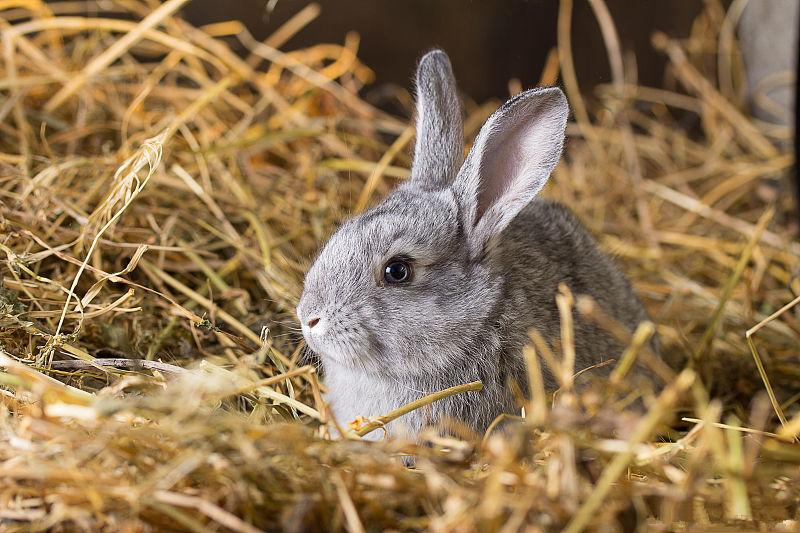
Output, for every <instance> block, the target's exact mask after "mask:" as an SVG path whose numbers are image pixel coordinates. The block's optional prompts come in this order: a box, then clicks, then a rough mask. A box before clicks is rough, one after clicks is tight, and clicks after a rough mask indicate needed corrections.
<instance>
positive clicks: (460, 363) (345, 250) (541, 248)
mask: <svg viewBox="0 0 800 533" xmlns="http://www.w3.org/2000/svg"><path fill="white" fill-rule="evenodd" d="M416 88H417V95H416V112H417V136H416V144H415V146H414V159H413V164H412V168H411V177H410V179H409V180H408V181H406V182H404V183H402V184H401V185H399V186H398V187H397V188H396V189H395V190H394V191H393V192H392V193H391V194H390V195H389V196H388V197H387V198H386V199H385V200H384V201H383V202H382V203H380V204H379V205H377V206H376V207H374V208H372V209H370V210H368V211H365V212H364V213H363V214H361V215H359V216H356V217H354V218H352V219H350V220H349V221H346V222H345V223H343V225H342V226H341V227H340V228H339V229H338V230H337V231H336V232H335V233H334V234H333V235H332V236H331V237H330V239H329V241H328V243H327V244H326V245H325V246H324V248H323V249H322V250H321V252H320V253H319V255H318V256H317V258H316V260H315V261H314V262H313V264H312V266H311V268H310V269H309V271H308V273H307V275H306V278H305V284H304V290H303V294H302V296H301V299H300V302H299V305H298V307H297V317H298V319H299V321H300V323H301V328H302V333H303V336H304V337H305V340H306V343H307V345H308V347H309V348H310V349H311V350H312V351H313V352H314V354H316V355H317V356H318V357H319V360H320V362H321V365H322V371H323V374H324V379H325V383H326V386H327V389H328V392H327V393H326V396H325V399H326V402H327V403H328V404H329V405H330V408H331V410H332V413H333V415H334V418H335V419H336V420H337V421H338V422H339V423H340V424H347V423H348V422H350V421H353V420H355V419H357V418H358V417H376V416H380V415H383V414H386V413H387V412H389V411H391V410H392V409H395V408H397V407H399V406H402V405H404V404H406V403H408V402H411V401H413V400H415V399H418V398H420V397H421V396H423V395H426V394H430V393H432V392H436V391H440V390H442V389H445V388H447V387H451V386H454V385H459V384H462V383H466V382H471V381H475V380H480V381H481V382H483V389H482V390H481V391H477V392H467V393H462V394H458V395H454V396H451V397H449V398H446V399H444V400H440V401H438V402H435V403H433V404H431V405H429V406H427V407H426V408H423V409H419V410H417V411H412V412H411V413H409V414H407V415H405V416H403V417H401V418H399V419H398V420H396V421H394V422H391V423H389V424H387V426H386V428H385V429H386V431H387V432H388V433H389V434H392V435H399V436H404V437H406V438H410V439H418V437H419V434H420V432H421V430H422V429H423V428H425V427H428V426H441V425H444V424H445V423H446V422H447V421H450V420H455V421H458V422H460V423H461V424H462V425H466V426H467V427H468V428H471V429H472V430H474V431H476V432H478V433H482V432H483V431H485V430H486V429H487V427H488V426H489V424H490V423H491V422H492V421H493V420H494V419H495V418H496V417H497V416H498V415H500V414H502V413H514V412H519V408H518V406H517V405H516V401H515V396H514V394H513V393H512V388H511V387H510V386H509V383H510V382H511V381H512V380H513V381H516V383H517V384H518V385H520V387H521V388H522V390H523V391H526V390H527V389H526V387H525V384H526V383H527V377H526V371H525V365H524V362H523V358H522V348H523V346H524V345H525V344H526V342H527V341H528V339H529V337H528V332H529V330H531V329H534V328H535V329H536V330H538V331H539V332H540V333H541V335H542V336H543V337H544V339H545V340H546V341H547V342H548V343H549V344H550V346H554V343H558V339H559V337H560V319H559V312H558V309H557V306H556V300H555V295H556V293H557V291H558V286H559V284H560V283H562V282H563V283H565V284H566V285H567V286H568V287H569V288H570V289H571V291H572V293H573V294H576V295H580V294H586V295H589V296H591V297H593V298H594V300H595V301H596V302H597V303H598V304H599V305H600V306H601V307H602V308H603V309H604V310H605V311H606V312H607V313H608V314H610V315H611V316H612V317H614V318H615V319H616V320H617V321H619V322H620V323H622V324H624V325H625V326H627V327H628V328H630V329H631V330H633V329H635V327H636V325H637V324H638V323H639V322H641V321H643V320H646V319H647V314H646V313H645V310H644V308H643V306H642V304H641V303H640V301H639V300H638V299H637V297H636V295H635V294H634V292H633V290H632V288H631V285H630V283H629V282H628V280H627V279H626V277H625V275H624V274H622V272H621V271H620V270H619V269H618V268H617V267H616V266H615V265H614V264H613V262H612V261H611V260H610V259H609V258H608V257H606V256H605V255H604V254H603V253H602V252H600V251H599V249H598V247H597V244H596V242H595V240H594V239H593V238H592V237H591V236H590V235H589V233H588V232H587V230H586V229H584V227H583V226H582V225H581V223H580V222H579V221H578V220H577V218H576V217H575V216H574V215H573V214H572V213H571V212H570V211H569V210H568V209H567V208H566V207H564V206H563V205H560V204H558V203H555V202H552V201H548V200H545V199H541V198H537V194H538V193H539V191H541V189H542V187H544V185H545V183H546V182H547V180H548V178H549V176H550V174H551V172H552V171H553V169H554V168H555V166H556V164H557V163H558V161H559V159H560V157H561V152H562V148H563V145H564V136H565V129H566V124H567V118H568V115H569V106H568V104H567V100H566V97H565V96H564V94H563V92H562V91H561V90H560V89H558V88H556V87H547V88H535V89H531V90H528V91H525V92H522V93H520V94H518V95H517V96H515V97H513V98H512V99H511V100H509V101H508V102H506V103H505V104H504V105H502V106H501V107H500V108H499V109H498V110H497V111H496V112H495V113H494V114H492V115H491V117H489V119H488V120H487V121H486V123H485V124H484V125H483V127H482V128H481V130H480V132H479V134H478V136H477V139H476V140H475V142H474V145H473V146H472V149H471V150H470V151H469V154H468V155H467V156H466V159H465V158H464V144H463V143H464V139H463V125H462V111H461V105H460V101H459V98H458V93H457V88H456V82H455V79H454V77H453V73H452V69H451V66H450V61H449V59H448V57H447V55H446V54H445V53H444V52H443V51H441V50H433V51H431V52H429V53H427V54H426V55H425V56H424V57H423V58H422V59H421V60H420V62H419V65H418V69H417V74H416ZM574 343H575V349H576V365H575V370H576V371H578V370H581V369H585V368H588V367H590V366H593V365H596V364H597V363H599V362H601V361H603V360H605V359H608V358H615V357H618V356H619V354H620V353H621V351H622V349H623V346H621V345H620V344H619V343H618V342H616V341H615V340H614V339H613V338H612V337H611V336H610V335H609V334H607V333H606V332H605V331H603V330H601V329H600V328H599V327H597V326H595V325H593V324H592V323H590V322H588V321H586V320H582V319H581V317H580V316H579V315H577V314H575V323H574ZM545 381H546V386H547V387H548V388H549V389H550V390H552V389H554V388H555V387H556V381H555V380H554V379H553V375H552V374H550V373H549V372H546V373H545ZM370 436H371V437H372V438H381V432H379V431H376V432H373V433H372V434H370Z"/></svg>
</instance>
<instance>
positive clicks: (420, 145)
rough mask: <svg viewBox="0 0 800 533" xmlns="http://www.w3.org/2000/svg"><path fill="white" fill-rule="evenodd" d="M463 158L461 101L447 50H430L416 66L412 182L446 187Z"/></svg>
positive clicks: (420, 186) (435, 188) (416, 184)
mask: <svg viewBox="0 0 800 533" xmlns="http://www.w3.org/2000/svg"><path fill="white" fill-rule="evenodd" d="M463 159H464V126H463V122H462V118H461V102H460V101H459V99H458V88H457V87H456V80H455V78H454V77H453V69H452V68H451V67H450V60H449V59H448V58H447V54H445V53H444V52H442V51H441V50H433V51H431V52H428V53H427V54H425V56H423V58H422V59H421V60H420V62H419V67H417V143H416V145H415V146H414V164H413V166H412V168H411V184H412V185H413V186H414V187H418V188H420V189H423V190H438V189H444V188H446V187H449V186H450V184H451V183H452V182H453V179H454V178H455V176H456V174H457V173H458V169H459V167H460V166H461V162H462V161H463Z"/></svg>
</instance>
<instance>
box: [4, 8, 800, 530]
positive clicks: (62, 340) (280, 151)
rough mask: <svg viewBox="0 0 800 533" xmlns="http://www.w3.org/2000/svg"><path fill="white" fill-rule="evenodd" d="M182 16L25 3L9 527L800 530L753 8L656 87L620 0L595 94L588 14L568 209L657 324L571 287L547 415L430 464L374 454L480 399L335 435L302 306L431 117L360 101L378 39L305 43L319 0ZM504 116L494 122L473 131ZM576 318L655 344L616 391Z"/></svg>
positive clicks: (476, 122)
mask: <svg viewBox="0 0 800 533" xmlns="http://www.w3.org/2000/svg"><path fill="white" fill-rule="evenodd" d="M185 3H186V2H185V1H184V0H169V1H168V2H164V3H159V2H155V1H145V0H134V1H126V2H121V1H120V2H117V1H109V2H101V3H96V2H83V1H74V2H55V3H44V2H40V1H37V0H12V1H9V2H0V30H2V31H1V35H2V36H1V37H0V40H2V54H3V56H2V60H0V252H2V254H0V272H1V273H2V287H0V368H2V370H0V399H1V403H0V529H3V530H4V531H44V530H56V531H62V530H63V531H66V530H69V531H71V530H79V529H80V530H107V531H139V530H157V529H158V530H161V529H163V530H182V531H183V530H185V531H208V530H218V531H240V532H252V531H261V530H275V529H285V530H290V531H302V530H306V529H314V528H319V527H322V526H324V527H325V528H326V529H331V530H337V529H346V530H350V531H363V530H375V529H384V528H390V529H393V530H422V529H431V530H437V531H451V530H459V531H471V530H481V531H485V530H497V531H517V530H520V529H524V528H525V527H526V526H530V528H531V529H529V530H530V531H559V530H563V529H566V530H567V531H570V532H573V533H577V532H579V531H588V530H592V531H599V530H603V531H610V530H613V531H620V530H633V529H634V525H635V524H640V525H641V527H642V528H641V529H639V530H644V529H646V528H647V527H650V528H651V529H653V530H659V531H666V530H668V528H669V527H672V526H669V524H673V525H675V524H679V523H684V524H689V523H693V524H698V525H700V526H702V525H709V524H712V523H728V524H732V525H736V526H737V527H740V528H749V529H753V530H755V529H760V530H772V529H776V528H784V529H785V530H787V531H788V530H796V528H797V524H796V522H794V520H795V519H796V518H797V517H796V516H795V513H796V509H797V508H798V504H799V503H800V501H798V490H799V489H798V487H800V480H799V479H798V477H800V448H798V445H797V444H796V438H797V436H798V433H800V409H798V399H800V393H798V391H800V371H798V368H800V367H798V359H799V358H798V356H799V355H800V353H798V345H800V320H799V318H798V312H797V309H798V304H800V296H798V295H800V281H798V272H799V271H800V247H798V244H797V242H796V236H797V227H796V225H795V224H794V223H793V222H792V220H794V214H793V209H794V206H793V205H792V202H791V199H790V196H791V195H790V194H789V193H788V191H789V190H791V187H790V186H789V183H788V178H787V174H788V171H789V169H790V168H791V165H792V164H793V161H792V157H791V155H790V153H789V152H788V148H787V145H786V143H785V140H786V139H789V138H790V133H791V132H789V131H788V130H785V129H781V128H779V127H775V126H768V125H766V124H765V123H763V122H760V121H757V120H754V119H752V118H750V117H749V116H748V114H747V111H746V110H745V109H744V108H743V107H742V105H741V101H742V98H741V93H742V87H743V85H742V78H743V73H742V68H741V61H740V57H739V54H738V52H737V43H736V41H735V39H734V38H733V32H732V28H733V25H734V24H735V22H736V19H737V18H738V16H739V13H740V12H741V8H742V6H743V2H741V1H738V2H734V3H733V4H732V7H731V8H730V11H728V12H727V13H726V12H725V10H724V9H723V7H722V5H721V4H722V3H721V2H717V1H715V0H711V1H708V2H705V4H704V5H705V7H704V10H703V12H702V14H701V15H700V16H699V17H698V19H697V20H696V21H695V23H694V26H693V28H692V32H691V36H690V37H689V38H688V39H687V40H683V41H679V40H675V39H672V38H670V37H668V36H666V35H664V34H660V33H656V34H655V37H654V39H653V44H654V46H655V47H656V48H657V49H659V50H661V51H663V52H664V54H665V57H666V59H667V61H668V69H667V75H666V80H667V82H666V83H665V86H664V87H658V88H657V87H642V86H639V85H638V84H637V82H636V79H634V78H633V72H634V70H633V69H631V68H629V65H630V63H629V62H628V61H627V60H625V59H624V57H623V50H622V48H621V46H620V39H619V36H618V32H617V29H616V28H615V26H614V20H613V17H612V16H611V14H610V13H609V11H608V9H607V7H606V6H605V4H604V2H603V1H602V0H592V1H591V2H590V6H591V8H592V11H593V12H594V13H595V15H596V17H597V21H598V23H599V27H600V31H601V34H602V37H603V39H604V42H605V44H606V47H607V51H608V55H609V64H610V65H611V75H612V76H611V79H612V84H611V85H610V86H607V87H606V86H600V87H595V88H588V87H579V85H578V79H577V76H576V73H575V71H574V68H573V66H572V65H573V58H572V48H571V47H570V40H571V36H570V32H571V17H572V2H571V1H569V0H562V2H561V12H560V16H559V19H558V35H559V46H558V49H557V50H555V51H552V52H551V53H550V55H549V58H548V61H547V66H546V67H545V69H544V71H543V73H542V80H543V81H544V82H548V83H553V82H556V81H558V80H560V82H561V83H562V84H563V85H564V87H565V89H566V91H567V93H568V95H569V97H570V100H571V102H572V106H573V109H574V111H575V122H574V123H572V124H571V125H570V126H569V136H570V139H569V143H568V150H567V154H566V156H565V160H564V162H563V163H562V164H561V165H560V166H559V167H558V169H557V171H556V172H555V174H554V177H553V180H552V184H551V186H550V187H549V188H548V190H547V191H546V194H547V195H548V196H550V197H553V198H556V199H559V200H561V201H563V202H565V203H566V204H568V205H570V206H571V207H572V208H573V209H574V210H575V211H576V212H577V213H578V215H579V216H580V217H581V219H582V220H583V221H584V222H585V223H586V225H587V226H588V227H589V228H590V230H591V231H592V232H594V233H595V234H596V235H598V236H599V239H600V241H601V244H602V246H603V247H604V248H605V249H606V250H608V251H609V252H610V253H613V254H615V255H616V256H617V257H618V259H619V261H620V262H621V263H622V264H623V266H624V267H625V269H626V271H627V272H628V273H629V274H630V276H631V278H632V280H633V281H634V284H635V286H636V289H637V291H638V292H639V294H640V295H641V296H642V298H643V299H644V301H645V302H646V304H647V306H648V308H649V310H650V312H651V316H652V318H653V324H650V323H646V324H642V325H641V326H640V327H639V329H638V330H637V331H635V332H632V331H626V330H625V329H624V328H622V327H621V326H620V325H619V324H616V323H614V322H613V320H611V319H610V318H609V317H607V316H605V315H604V314H603V313H602V311H601V310H600V309H599V307H598V306H597V305H595V304H594V303H593V302H591V301H589V300H586V299H585V298H584V297H581V295H573V294H570V293H569V291H568V290H566V288H564V289H562V291H561V292H560V294H559V299H558V305H559V309H560V310H561V312H562V316H563V318H564V320H563V321H562V322H563V324H562V335H563V342H562V343H561V344H562V346H563V348H562V347H553V346H548V345H547V344H546V343H544V342H543V341H542V340H541V339H542V337H541V335H539V334H538V333H537V332H531V335H532V344H531V346H530V347H529V348H527V349H526V351H525V362H526V364H527V368H528V372H529V380H528V384H527V385H528V386H529V389H530V390H531V391H532V398H531V399H530V400H529V401H527V400H524V399H523V398H521V399H520V408H521V413H523V415H524V416H523V417H519V416H508V417H506V419H504V420H502V421H500V420H498V421H497V423H496V424H493V426H492V429H491V430H490V431H489V432H488V433H487V434H486V435H470V434H469V433H468V432H467V431H466V430H464V429H463V428H460V427H459V426H458V425H457V424H456V425H454V426H453V427H454V430H453V432H452V434H451V436H449V437H442V436H437V435H435V434H433V433H431V434H429V435H427V436H426V437H425V442H424V443H423V444H424V445H414V444H410V443H404V442H399V441H393V440H387V441H384V442H381V443H367V442H362V441H361V438H360V436H359V435H365V434H366V433H368V432H371V431H380V429H381V428H380V427H381V425H382V423H385V422H386V421H388V420H391V419H393V418H394V417H398V416H402V415H403V414H404V413H405V412H407V411H408V410H411V409H415V408H420V407H423V406H424V405H425V404H427V403H429V402H432V401H436V399H437V398H441V397H443V396H445V395H448V394H457V393H459V392H460V391H462V390H468V389H474V388H478V387H480V384H465V385H464V386H462V387H460V388H456V389H454V390H448V391H443V392H441V393H439V394H437V395H433V396H429V397H426V398H421V399H420V400H419V401H418V402H415V403H414V404H410V405H408V406H405V407H402V408H400V409H399V410H397V411H395V412H392V413H387V414H386V417H383V418H381V419H376V420H359V421H348V420H333V419H332V418H331V417H330V416H329V413H328V411H327V409H326V406H325V404H324V402H323V400H322V398H323V393H324V389H323V382H324V381H323V379H321V376H319V375H318V373H317V370H316V369H315V368H314V367H313V366H310V365H309V361H307V360H306V359H305V358H304V356H303V347H302V342H301V337H300V336H299V335H298V332H297V330H296V327H295V322H294V317H293V309H294V306H295V304H296V301H297V297H298V295H299V293H300V291H301V286H302V276H303V273H304V270H305V268H306V267H307V264H308V260H309V258H310V257H312V254H313V252H314V250H315V249H316V247H317V246H318V245H319V243H320V242H322V241H323V240H324V238H325V236H326V235H327V234H328V233H329V232H330V230H331V228H333V227H334V225H335V223H336V222H337V221H339V220H341V219H342V218H344V217H346V216H347V215H348V214H349V213H350V212H357V211H360V210H362V209H364V208H366V207H368V206H369V205H372V204H373V203H374V202H375V201H376V200H377V199H378V198H380V197H381V196H382V195H384V194H385V193H386V192H387V191H388V190H389V189H390V188H391V187H392V186H393V185H394V184H395V183H396V182H398V181H399V180H402V179H404V178H405V177H407V176H408V168H409V164H410V149H409V145H410V142H411V140H412V138H413V126H412V125H411V124H412V123H411V122H410V120H409V118H408V116H410V114H411V110H410V109H407V111H408V113H407V115H408V116H406V117H403V118H397V117H393V116H388V115H386V114H385V113H383V112H381V111H379V110H377V109H376V108H374V107H372V106H371V105H370V104H368V103H367V102H366V101H364V100H362V99H361V98H360V97H359V94H360V91H361V89H362V88H363V87H364V86H365V85H366V84H367V83H369V82H371V81H372V73H371V71H370V70H369V69H368V68H367V67H365V66H364V65H362V64H361V63H360V62H359V60H358V55H357V52H358V45H359V41H358V37H357V36H356V35H348V36H347V37H346V38H345V39H344V42H343V44H341V45H339V44H319V45H317V46H312V47H309V48H305V49H301V50H296V51H293V52H283V51H281V46H282V45H283V43H285V42H287V40H288V39H290V38H291V37H292V36H293V35H294V34H296V33H297V32H300V31H302V30H303V28H304V26H305V25H306V24H308V23H309V22H310V21H312V20H313V19H314V18H315V17H317V16H318V14H319V12H320V9H319V6H317V5H315V4H312V5H310V6H308V7H306V8H304V9H303V10H301V11H300V12H299V13H298V14H297V15H296V16H294V17H293V18H292V19H290V20H289V21H288V22H286V24H285V25H283V26H282V27H281V28H279V29H278V30H277V31H276V32H275V33H274V34H273V35H272V36H270V37H269V38H267V39H266V40H265V41H264V42H258V41H257V40H255V39H254V38H253V37H252V36H251V35H250V34H249V33H247V31H246V30H245V29H244V27H243V26H242V25H241V24H240V23H237V22H229V23H220V24H214V25H211V26H208V27H202V28H197V27H193V26H191V25H190V24H188V23H187V22H186V21H184V20H182V19H181V18H180V17H179V16H178V11H179V9H180V8H181V7H182V6H183V5H184V4H185ZM242 52H243V53H242ZM773 81H778V79H777V78H776V80H773ZM770 83H772V82H770ZM518 86H519V84H518V83H512V84H510V87H512V88H513V87H515V88H516V89H514V90H518V89H519V87H518ZM395 95H396V96H393V98H396V99H397V101H396V102H395V104H398V103H399V104H400V105H405V106H406V107H407V108H408V106H409V104H408V103H409V101H410V98H409V97H408V95H407V94H406V93H400V92H397V93H395ZM757 101H760V102H766V103H768V101H767V100H765V99H764V98H762V97H761V96H760V95H757ZM766 103H765V105H766ZM497 104H498V103H497V102H488V103H485V104H483V105H475V104H474V103H472V102H469V103H468V104H467V120H466V125H467V127H466V130H467V135H468V136H469V137H470V138H472V137H474V135H475V133H476V131H477V128H478V127H479V126H480V124H481V122H482V121H483V120H484V119H485V117H486V116H487V115H488V113H490V112H491V111H492V110H493V109H494V108H495V107H496V106H497ZM394 107H396V105H395V106H394ZM573 312H578V313H583V314H585V315H587V316H588V317H589V318H590V319H592V320H595V321H597V322H598V323H599V324H601V325H603V326H604V327H606V328H608V329H609V330H610V331H611V332H612V333H613V334H614V335H616V336H618V337H619V338H620V339H622V340H623V341H624V342H626V343H628V344H629V347H628V349H627V350H626V351H625V352H624V354H623V355H622V357H621V359H620V361H610V362H608V363H606V364H610V365H613V366H614V368H613V369H612V371H611V378H610V379H609V380H593V379H592V375H593V371H594V369H590V370H588V371H584V374H586V375H585V376H582V378H581V380H580V382H579V381H576V380H575V379H574V378H575V376H574V370H573V369H572V365H573V362H574V361H573V355H572V348H571V342H570V338H571V327H570V322H571V319H572V316H573V315H572V313H573ZM656 331H657V333H658V336H659V339H660V344H661V349H662V353H663V357H664V360H665V361H667V362H668V363H669V364H670V365H672V368H670V367H669V366H667V365H665V364H664V363H663V362H662V361H661V360H660V359H659V358H658V356H657V355H656V354H654V353H653V350H652V349H651V348H650V345H649V343H648V340H649V339H650V337H651V336H652V335H653V334H654V333H655V332H656ZM637 361H640V362H642V363H644V364H645V365H646V366H647V367H649V368H650V369H651V370H652V372H651V374H652V376H653V379H654V382H652V383H651V382H650V381H649V380H648V379H646V378H643V377H641V376H637V374H636V373H635V372H631V369H632V368H633V367H634V364H635V363H636V362H637ZM684 365H688V368H686V369H685V370H683V369H682V367H683V366H684ZM545 368H548V369H549V370H550V371H551V372H552V374H553V375H554V376H556V378H557V380H558V382H559V383H560V384H561V388H560V389H559V390H558V391H557V392H556V393H555V394H552V393H547V392H545V389H544V385H543V383H544V381H543V372H544V370H545ZM583 378H588V379H583ZM578 383H582V384H584V383H585V385H581V386H577V384H578ZM514 386H518V385H514ZM710 398H718V399H715V400H711V399H710ZM501 422H503V424H501ZM351 423H352V424H351ZM348 424H351V425H350V426H348ZM501 426H502V427H501ZM333 428H336V429H337V431H338V433H339V434H342V435H344V437H343V438H339V439H331V438H330V435H331V434H333V433H334V432H332V431H331V430H332V429H333ZM408 454H413V455H415V456H416V460H415V464H416V466H415V468H414V469H408V468H406V467H405V466H404V462H403V461H402V460H401V459H400V458H402V457H404V456H407V455H408ZM675 527H682V526H678V525H675ZM793 528H794V529H793Z"/></svg>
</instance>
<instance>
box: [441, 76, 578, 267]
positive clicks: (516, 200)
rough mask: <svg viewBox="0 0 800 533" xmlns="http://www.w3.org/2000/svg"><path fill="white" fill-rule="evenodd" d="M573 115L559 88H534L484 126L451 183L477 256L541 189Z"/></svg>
mask: <svg viewBox="0 0 800 533" xmlns="http://www.w3.org/2000/svg"><path fill="white" fill-rule="evenodd" d="M568 116H569V106H568V104H567V99H566V97H565V96H564V93H563V92H561V89H558V88H556V87H549V88H546V89H531V90H529V91H525V92H523V93H520V94H519V95H517V96H516V97H514V98H512V99H511V100H509V101H508V102H506V103H505V104H504V105H503V106H502V107H501V108H500V109H498V110H497V111H495V112H494V114H493V115H492V116H491V117H489V120H487V121H486V124H484V125H483V127H482V128H481V131H480V133H479V134H478V138H477V139H476V140H475V144H474V145H473V146H472V150H470V152H469V155H468V156H467V159H466V161H465V162H464V166H463V167H462V168H461V171H460V172H459V174H458V177H457V178H456V180H455V182H454V183H453V190H454V192H455V195H456V199H457V200H458V202H459V205H460V207H461V212H462V216H463V222H464V228H465V231H466V234H467V239H468V241H469V246H470V251H471V253H472V254H473V255H480V254H481V253H482V251H483V249H484V248H485V246H486V244H487V242H488V241H489V239H490V238H492V237H493V236H495V235H498V234H499V233H500V232H502V231H503V229H505V227H506V226H507V225H508V223H509V222H511V220H513V219H514V217H515V216H517V214H518V213H519V212H520V210H522V208H523V207H525V206H526V205H527V204H528V203H529V202H530V201H531V200H533V198H534V197H535V196H536V195H537V194H538V193H539V191H540V190H542V187H544V185H545V183H547V180H548V178H549V177H550V173H551V172H553V169H554V168H555V166H556V164H557V163H558V160H559V159H560V158H561V151H562V149H563V147H564V131H565V129H566V125H567V117H568Z"/></svg>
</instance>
